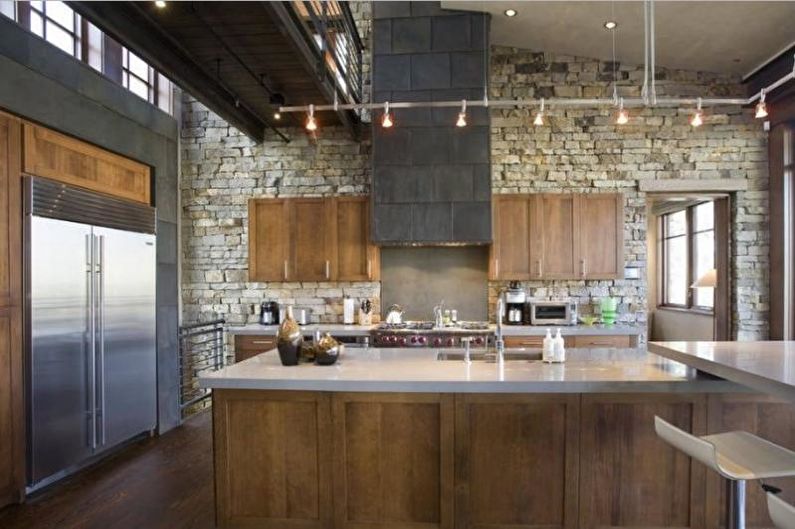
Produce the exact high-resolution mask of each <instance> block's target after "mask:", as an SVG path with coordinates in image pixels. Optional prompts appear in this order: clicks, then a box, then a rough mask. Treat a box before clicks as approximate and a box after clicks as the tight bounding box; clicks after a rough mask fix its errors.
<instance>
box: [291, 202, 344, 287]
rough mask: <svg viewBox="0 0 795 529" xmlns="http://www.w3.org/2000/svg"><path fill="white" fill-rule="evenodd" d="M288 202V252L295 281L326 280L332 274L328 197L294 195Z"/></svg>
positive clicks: (292, 278)
mask: <svg viewBox="0 0 795 529" xmlns="http://www.w3.org/2000/svg"><path fill="white" fill-rule="evenodd" d="M289 206H290V253H291V259H290V262H291V263H292V270H293V273H292V274H291V275H290V279H291V280H295V281H328V280H330V279H331V278H332V275H331V263H332V260H333V258H334V256H333V254H332V249H333V245H332V244H331V237H332V235H333V233H334V230H333V229H331V227H330V226H331V225H332V223H333V219H332V218H331V214H330V213H331V210H332V208H331V207H329V201H328V200H327V199H323V198H294V199H290V201H289Z"/></svg>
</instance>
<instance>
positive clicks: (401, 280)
mask: <svg viewBox="0 0 795 529" xmlns="http://www.w3.org/2000/svg"><path fill="white" fill-rule="evenodd" d="M488 259H489V249H488V247H487V246H467V247H420V248H407V247H394V248H381V310H382V312H384V313H386V310H387V308H388V307H389V305H391V304H393V303H397V304H398V305H401V306H402V307H403V309H404V310H405V311H406V312H405V314H404V315H403V319H404V320H407V319H411V320H430V319H433V306H434V305H436V304H437V303H439V301H440V300H442V299H443V300H444V301H445V307H446V308H450V309H457V310H458V319H459V320H486V319H488V318H487V310H488V262H489V261H488Z"/></svg>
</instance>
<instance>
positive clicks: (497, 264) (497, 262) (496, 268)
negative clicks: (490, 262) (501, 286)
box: [494, 259, 500, 277]
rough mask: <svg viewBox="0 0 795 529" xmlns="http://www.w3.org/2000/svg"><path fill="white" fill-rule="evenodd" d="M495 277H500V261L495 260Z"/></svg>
mask: <svg viewBox="0 0 795 529" xmlns="http://www.w3.org/2000/svg"><path fill="white" fill-rule="evenodd" d="M494 277H500V260H499V259H494Z"/></svg>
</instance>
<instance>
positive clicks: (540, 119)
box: [533, 97, 544, 127]
mask: <svg viewBox="0 0 795 529" xmlns="http://www.w3.org/2000/svg"><path fill="white" fill-rule="evenodd" d="M543 124H544V98H543V97H542V98H541V108H540V109H539V110H538V113H537V114H536V118H535V119H534V120H533V125H535V126H536V127H540V126H542V125H543Z"/></svg>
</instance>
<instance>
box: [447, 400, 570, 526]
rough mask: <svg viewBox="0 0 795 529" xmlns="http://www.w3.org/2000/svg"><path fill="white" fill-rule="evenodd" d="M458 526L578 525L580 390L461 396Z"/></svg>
mask: <svg viewBox="0 0 795 529" xmlns="http://www.w3.org/2000/svg"><path fill="white" fill-rule="evenodd" d="M455 424H456V434H455V438H456V502H455V503H456V513H455V518H456V527H472V528H475V527H476V528H484V529H485V528H494V529H497V528H507V527H511V528H515V529H523V528H528V529H529V528H541V527H544V528H574V527H576V526H577V480H578V477H577V473H578V459H579V431H578V430H579V396H578V395H554V394H549V395H483V394H466V395H457V396H456V421H455Z"/></svg>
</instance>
